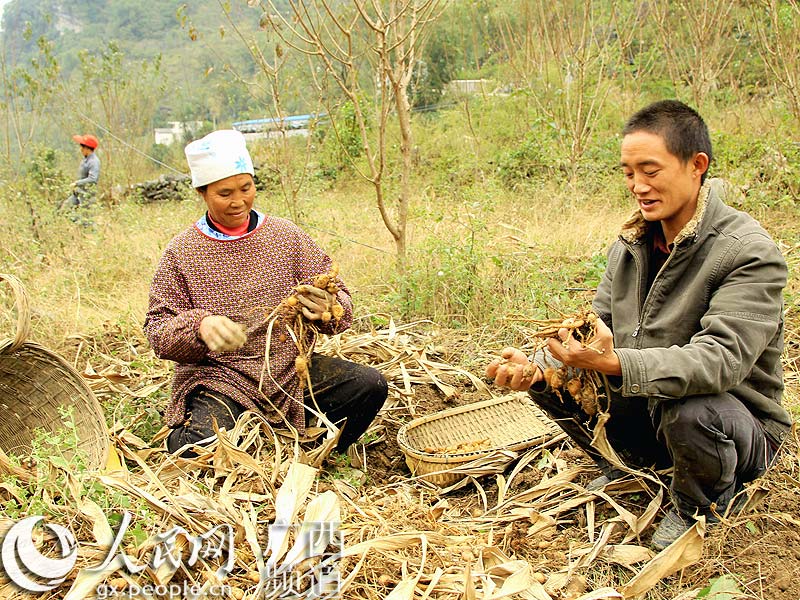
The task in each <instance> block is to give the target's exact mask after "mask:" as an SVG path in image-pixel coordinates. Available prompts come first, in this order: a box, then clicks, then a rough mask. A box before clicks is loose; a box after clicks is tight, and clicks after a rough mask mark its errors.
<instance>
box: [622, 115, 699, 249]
mask: <svg viewBox="0 0 800 600" xmlns="http://www.w3.org/2000/svg"><path fill="white" fill-rule="evenodd" d="M620 164H621V166H622V172H623V174H624V175H625V183H626V184H627V186H628V189H629V190H630V191H631V192H632V193H633V196H634V198H636V202H637V203H638V204H639V209H640V210H641V211H642V215H643V216H644V218H645V220H647V221H661V225H662V228H663V230H664V234H665V236H666V237H667V241H668V242H670V243H671V241H672V239H670V238H674V237H675V235H676V234H677V233H678V232H679V231H680V230H681V228H683V226H684V225H685V224H686V223H688V222H689V220H690V219H691V218H692V216H694V213H695V209H696V208H697V196H698V193H699V191H700V180H701V177H702V175H703V173H705V171H706V169H707V168H708V157H707V156H706V155H705V154H704V153H702V152H701V153H698V154H696V155H695V157H694V158H693V159H691V160H689V161H687V162H685V163H684V162H682V161H681V160H680V159H679V158H678V157H677V156H675V155H674V154H671V153H670V152H669V151H668V150H667V146H666V143H665V142H664V138H663V137H661V136H660V135H658V134H655V133H650V132H647V131H635V132H633V133H630V134H628V135H626V136H625V137H624V138H622V158H621V160H620Z"/></svg>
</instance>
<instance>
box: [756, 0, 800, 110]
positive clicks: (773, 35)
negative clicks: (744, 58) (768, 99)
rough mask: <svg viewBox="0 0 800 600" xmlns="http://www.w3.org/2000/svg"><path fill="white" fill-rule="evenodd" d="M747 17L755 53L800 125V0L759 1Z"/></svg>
mask: <svg viewBox="0 0 800 600" xmlns="http://www.w3.org/2000/svg"><path fill="white" fill-rule="evenodd" d="M750 15H751V17H752V22H753V25H754V29H755V31H756V34H757V36H758V42H759V44H758V51H759V54H760V55H761V58H762V60H763V61H764V64H765V65H766V67H767V70H768V72H769V73H770V74H771V75H772V76H773V77H774V78H775V81H776V82H777V85H778V86H780V87H782V88H783V90H784V92H785V93H786V95H787V98H788V101H789V108H790V110H791V111H792V114H793V115H794V118H795V120H796V121H797V122H798V123H800V44H798V40H800V0H759V1H758V2H755V3H753V5H752V6H750Z"/></svg>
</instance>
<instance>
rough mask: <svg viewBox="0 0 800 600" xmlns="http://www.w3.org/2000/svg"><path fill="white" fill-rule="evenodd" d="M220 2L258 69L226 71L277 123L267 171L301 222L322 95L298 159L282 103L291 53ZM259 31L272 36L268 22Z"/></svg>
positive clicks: (270, 133)
mask: <svg viewBox="0 0 800 600" xmlns="http://www.w3.org/2000/svg"><path fill="white" fill-rule="evenodd" d="M217 3H218V4H219V6H220V9H221V10H222V12H223V14H224V15H225V18H226V21H227V24H228V27H230V29H231V30H232V31H233V32H234V34H235V35H236V37H237V38H238V39H239V41H240V42H241V43H242V45H243V46H244V47H245V48H246V49H247V52H248V54H249V55H250V57H251V59H252V60H253V63H254V64H255V65H256V67H257V69H258V71H257V74H256V75H255V76H248V75H245V74H244V73H243V72H242V71H241V70H239V69H237V68H236V67H234V66H233V65H231V64H230V63H226V65H225V68H226V71H227V72H228V73H230V74H231V75H232V76H233V77H234V78H235V79H236V80H238V81H239V82H241V83H243V84H244V85H245V86H246V88H247V90H248V91H249V93H250V95H251V96H252V97H253V99H254V100H255V101H256V102H258V103H259V104H260V105H261V106H263V107H264V109H265V110H266V112H267V114H269V115H270V117H271V118H272V119H274V121H275V124H274V127H273V128H271V129H270V130H269V131H268V132H267V133H268V138H269V140H270V143H268V144H267V145H266V150H267V153H268V160H267V168H268V169H270V170H271V171H272V172H273V173H274V175H275V176H276V178H277V181H278V184H279V188H280V193H281V195H282V197H283V202H284V205H285V206H286V210H287V211H288V213H289V215H290V216H291V218H292V219H293V220H298V219H299V217H300V199H299V197H300V191H301V190H302V188H303V185H304V184H305V182H306V180H307V178H308V173H309V165H310V159H311V154H312V144H313V139H314V138H313V135H312V134H313V129H314V127H316V123H317V118H318V116H319V112H320V111H321V99H320V97H319V95H316V97H315V98H313V99H311V103H316V105H317V109H316V110H315V111H313V114H312V115H311V119H310V120H309V125H308V129H309V135H308V136H306V138H305V143H304V144H303V150H302V156H300V157H299V158H298V156H297V155H298V151H297V148H298V144H296V143H294V142H295V141H296V140H292V139H291V138H292V135H291V132H292V129H291V128H290V126H289V124H288V121H287V120H286V118H287V117H288V116H289V114H288V113H287V110H286V108H285V106H284V100H283V98H284V94H285V92H286V89H287V87H288V82H287V81H286V79H285V77H284V75H285V74H286V73H287V68H286V67H287V61H288V58H289V55H288V53H286V52H284V49H283V46H282V45H281V43H280V39H279V38H277V36H275V37H271V38H268V39H266V40H263V39H260V38H261V36H257V35H255V34H254V33H252V32H249V31H247V30H245V29H243V28H242V26H241V19H240V18H239V16H238V15H234V14H233V12H232V11H233V7H232V6H231V4H230V2H228V1H225V0H217ZM256 4H257V2H254V1H252V0H251V1H250V2H248V5H249V6H255V5H256ZM178 14H179V17H180V18H181V19H182V21H183V24H184V25H187V24H188V18H187V17H186V14H185V11H179V13H178ZM260 29H262V30H267V31H268V32H269V33H273V32H272V28H271V27H269V24H268V22H267V21H266V20H262V24H261V26H260ZM190 35H191V36H192V39H196V38H197V37H198V33H197V31H196V29H194V28H193V27H191V28H190ZM219 35H220V36H221V37H223V38H224V37H225V28H224V27H220V30H219ZM209 48H210V49H211V50H212V51H214V46H213V44H211V45H209Z"/></svg>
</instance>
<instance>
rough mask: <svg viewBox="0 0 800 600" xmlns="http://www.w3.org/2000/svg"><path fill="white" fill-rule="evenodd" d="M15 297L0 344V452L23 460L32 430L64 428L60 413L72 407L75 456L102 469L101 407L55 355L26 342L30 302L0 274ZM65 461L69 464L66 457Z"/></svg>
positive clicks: (104, 455)
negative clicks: (11, 328) (12, 323)
mask: <svg viewBox="0 0 800 600" xmlns="http://www.w3.org/2000/svg"><path fill="white" fill-rule="evenodd" d="M0 281H5V282H6V283H7V284H8V285H10V286H11V289H12V290H13V292H14V297H15V301H16V309H17V323H16V325H17V331H16V335H15V336H14V338H13V339H0V411H2V412H0V448H2V449H3V450H4V451H5V452H6V453H8V454H16V455H18V456H26V455H27V454H29V453H30V450H31V443H32V442H33V440H34V439H35V436H36V430H37V429H42V430H45V431H53V432H55V431H58V430H59V429H62V428H63V418H62V416H61V413H60V412H59V408H61V407H71V408H72V416H73V419H74V421H75V427H76V433H77V437H78V440H79V441H78V450H79V452H80V453H81V454H83V455H84V456H85V457H86V461H87V466H88V467H89V468H90V469H99V468H102V467H103V466H104V465H105V463H106V458H107V455H108V439H109V438H108V429H107V428H106V422H105V417H104V416H103V410H102V408H101V407H100V403H99V402H98V401H97V398H95V396H94V394H93V393H92V390H91V389H89V386H88V385H86V383H85V382H84V380H83V378H82V377H81V376H80V374H79V373H78V372H77V371H76V370H75V369H74V368H73V367H72V365H70V364H69V363H68V362H67V361H66V360H64V359H63V358H62V357H61V356H59V355H58V354H55V353H54V352H51V351H50V350H48V349H47V348H45V347H43V346H40V345H39V344H36V343H33V342H28V341H25V339H26V338H27V336H28V333H29V331H30V311H29V309H28V299H27V295H26V293H25V289H24V287H23V285H22V283H21V282H20V281H19V280H18V279H17V278H16V277H14V276H13V275H4V274H1V273H0ZM65 457H66V458H68V459H70V458H72V457H71V456H70V454H69V453H68V452H65Z"/></svg>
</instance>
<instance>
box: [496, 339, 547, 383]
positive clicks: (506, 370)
mask: <svg viewBox="0 0 800 600" xmlns="http://www.w3.org/2000/svg"><path fill="white" fill-rule="evenodd" d="M486 376H487V377H489V378H493V379H494V383H495V385H497V386H499V387H507V388H511V389H512V390H516V391H521V392H526V391H528V390H529V389H530V387H531V386H532V385H533V384H534V383H536V382H537V381H541V380H542V379H544V374H543V373H542V370H541V369H540V368H539V367H538V366H536V365H534V364H533V363H532V362H530V361H529V360H528V357H527V356H525V353H524V352H522V350H517V349H516V348H511V347H509V348H505V349H504V350H503V352H501V353H500V358H497V359H495V360H493V361H492V362H491V363H489V366H488V367H486Z"/></svg>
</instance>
